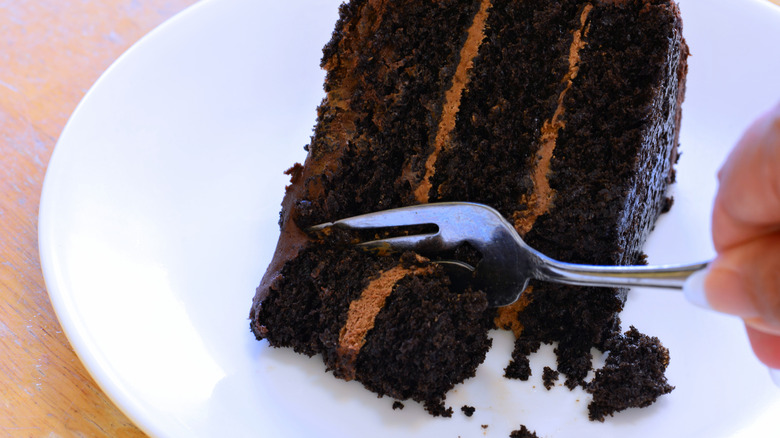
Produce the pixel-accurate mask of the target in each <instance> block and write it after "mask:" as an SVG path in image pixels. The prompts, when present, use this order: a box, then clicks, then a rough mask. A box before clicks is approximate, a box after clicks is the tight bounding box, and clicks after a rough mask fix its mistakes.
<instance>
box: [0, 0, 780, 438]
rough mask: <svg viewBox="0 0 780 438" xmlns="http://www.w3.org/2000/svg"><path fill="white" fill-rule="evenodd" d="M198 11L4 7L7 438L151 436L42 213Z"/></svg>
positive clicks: (39, 2)
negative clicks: (54, 273) (108, 96)
mask: <svg viewBox="0 0 780 438" xmlns="http://www.w3.org/2000/svg"><path fill="white" fill-rule="evenodd" d="M195 1H196V0H0V35H1V36H2V39H0V253H1V255H0V380H1V381H0V436H10V437H71V436H78V437H101V436H110V437H136V436H143V433H142V432H141V431H140V430H138V429H137V428H136V427H135V426H134V425H133V424H132V423H131V422H130V421H129V420H128V419H127V418H126V417H125V416H124V415H123V414H122V413H121V412H120V411H119V410H118V409H117V408H116V407H115V406H114V405H113V404H112V403H111V401H110V400H108V398H107V397H106V396H105V395H104V394H103V393H102V392H101V390H100V389H99V388H98V387H97V385H96V384H95V383H94V381H93V380H92V379H91V378H90V376H89V375H88V373H87V372H86V370H85V369H84V367H83V365H82V364H81V362H80V361H79V359H78V358H77V357H76V355H75V354H74V352H73V350H72V349H71V347H70V344H69V343H68V340H67V339H66V337H65V335H64V334H63V333H62V330H61V328H60V325H59V323H58V322H57V318H56V315H55V314H54V311H53V310H52V306H51V303H50V302H49V298H48V295H47V293H46V287H45V284H44V281H43V277H42V274H41V268H40V263H39V260H38V239H37V216H38V202H39V199H40V192H41V186H42V183H43V178H44V174H45V171H46V164H47V162H48V160H49V157H50V155H51V153H52V150H53V148H54V144H55V142H56V140H57V137H58V136H59V135H60V132H61V131H62V128H63V126H64V124H65V122H66V121H67V119H68V117H69V116H70V114H71V112H72V111H73V110H74V108H75V107H76V105H77V103H78V102H79V100H80V99H81V98H82V97H83V96H84V93H85V92H86V91H87V90H88V89H89V87H90V86H91V85H92V83H93V82H94V81H95V80H96V79H97V78H98V76H99V75H100V74H101V73H102V72H103V71H104V70H105V69H106V68H107V67H108V66H109V65H110V64H111V62H112V61H114V60H115V59H116V58H117V57H118V56H119V55H120V54H121V53H122V52H123V51H124V50H126V49H127V48H128V47H129V46H130V45H132V44H133V43H134V42H135V41H137V40H138V39H139V38H140V37H141V36H143V35H144V34H146V33H147V32H148V31H150V30H151V29H152V28H154V27H155V26H156V25H158V24H160V23H161V22H163V21H164V20H165V19H167V18H169V17H170V16H172V15H174V14H175V13H177V12H179V11H180V10H182V9H184V8H185V7H187V6H189V5H191V4H193V3H195ZM258 1H260V0H258ZM770 1H772V2H774V3H777V4H780V0H770Z"/></svg>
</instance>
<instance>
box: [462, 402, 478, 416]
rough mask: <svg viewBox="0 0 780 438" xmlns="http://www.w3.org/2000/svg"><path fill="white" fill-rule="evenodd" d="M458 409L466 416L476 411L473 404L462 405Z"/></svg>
mask: <svg viewBox="0 0 780 438" xmlns="http://www.w3.org/2000/svg"><path fill="white" fill-rule="evenodd" d="M460 410H461V411H463V413H464V414H466V416H467V417H470V416H472V415H474V411H476V410H477V408H475V407H474V406H468V405H463V407H461V408H460Z"/></svg>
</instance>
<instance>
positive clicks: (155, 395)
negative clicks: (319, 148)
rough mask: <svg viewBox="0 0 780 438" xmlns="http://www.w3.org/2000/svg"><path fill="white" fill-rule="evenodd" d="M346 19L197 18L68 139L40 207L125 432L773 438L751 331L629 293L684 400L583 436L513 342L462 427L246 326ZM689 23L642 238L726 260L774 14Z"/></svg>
mask: <svg viewBox="0 0 780 438" xmlns="http://www.w3.org/2000/svg"><path fill="white" fill-rule="evenodd" d="M338 3H339V2H338V1H337V0H331V1H299V2H260V1H256V0H210V1H203V2H201V3H199V4H197V5H195V6H194V7H192V8H191V9H189V10H187V11H186V12H184V13H182V14H180V15H179V16H177V17H176V18H174V19H172V20H170V21H169V22H168V23H166V24H165V25H163V26H161V27H160V28H159V29H157V30H155V31H154V32H152V33H150V34H149V35H148V36H147V37H145V38H144V39H142V40H141V41H140V42H139V43H138V44H136V45H135V46H134V47H133V48H132V49H131V50H129V51H128V52H127V53H126V54H125V55H123V56H122V57H121V58H120V59H119V60H118V61H117V62H116V63H115V64H114V65H113V66H112V67H111V68H110V69H109V70H108V71H107V72H106V73H105V74H104V75H103V77H101V79H100V80H99V81H98V82H97V83H96V84H95V86H94V87H93V88H92V89H91V90H90V92H89V93H88V94H87V96H86V97H85V98H84V100H83V101H82V102H81V104H80V105H79V107H78V109H77V110H76V111H75V112H74V114H73V116H72V118H71V120H70V121H69V122H68V124H67V126H66V128H65V130H64V131H63V133H62V136H61V138H60V140H59V142H58V144H57V147H56V149H55V151H54V155H53V156H52V159H51V162H50V165H49V169H48V173H47V175H46V181H45V184H44V191H43V195H42V200H41V207H40V253H41V260H42V265H43V270H44V274H45V278H46V284H47V286H48V289H49V294H50V296H51V299H52V302H53V304H54V307H55V309H56V311H57V315H58V317H59V318H60V321H61V323H62V326H63V327H64V329H65V331H66V333H67V335H68V337H69V339H70V341H71V342H72V344H73V347H74V348H75V350H76V352H77V353H78V354H79V356H80V358H81V359H82V361H83V362H84V364H85V365H86V367H87V368H88V369H89V371H90V372H91V373H92V375H93V376H94V378H95V380H96V381H97V382H98V383H99V384H100V386H101V387H102V388H103V389H104V390H105V392H106V393H107V394H108V395H109V396H110V397H111V398H112V399H113V400H114V402H116V404H117V405H118V406H119V407H120V408H121V409H122V410H123V411H124V412H126V413H127V415H128V416H129V417H130V418H132V419H133V420H134V421H135V422H137V424H138V425H139V426H140V427H141V428H143V429H144V430H145V431H147V432H148V433H149V434H151V435H154V436H187V437H206V436H220V437H224V436H230V437H241V436H253V437H258V436H262V437H277V436H318V437H329V436H339V437H347V436H355V437H363V436H369V435H370V436H374V437H389V436H405V437H431V436H449V437H456V436H463V437H470V436H491V437H492V436H495V437H506V436H508V435H509V432H510V431H511V430H513V429H516V428H518V427H519V426H520V425H521V424H525V425H527V426H528V427H529V428H530V429H531V430H536V432H537V433H538V434H539V436H542V437H575V436H576V437H578V438H581V437H609V436H620V437H734V436H743V437H769V436H776V433H777V431H778V430H780V419H778V418H777V415H775V412H778V409H780V391H778V390H777V389H776V388H774V387H773V386H772V385H771V384H770V380H769V378H768V376H767V373H766V370H765V369H764V368H763V367H762V366H761V365H760V364H759V363H758V362H757V361H756V360H755V359H754V358H753V356H752V355H751V353H750V350H749V347H748V344H747V341H746V337H745V335H744V333H743V330H742V328H741V326H740V323H739V321H737V320H735V319H732V318H728V317H723V316H719V315H715V314H711V313H708V312H705V311H702V310H698V309H696V308H694V307H692V306H691V305H689V304H688V303H687V302H685V301H684V300H683V298H682V297H681V296H680V295H679V294H676V293H671V292H657V291H646V290H635V291H633V293H632V295H631V297H630V299H629V301H628V304H627V309H626V311H625V313H624V315H623V324H624V328H628V326H629V325H630V324H633V325H635V326H637V327H638V328H639V329H640V330H641V331H643V332H645V333H648V334H652V335H656V336H659V337H660V338H661V339H662V340H663V342H664V343H665V344H666V345H667V346H668V347H669V348H670V350H671V354H672V361H671V365H670V366H669V369H668V377H669V380H670V381H671V383H672V384H674V385H676V386H677V389H676V390H675V391H674V392H673V393H672V394H671V395H669V396H667V397H664V398H662V399H661V400H660V401H659V402H658V403H656V404H655V405H653V406H651V407H650V408H648V409H642V410H632V411H628V412H623V413H620V414H618V415H617V416H616V417H614V418H612V419H610V420H608V421H607V422H606V423H603V424H602V423H593V422H589V421H588V420H587V408H586V406H587V403H588V401H589V399H590V398H589V396H588V395H587V394H584V393H583V392H581V391H574V392H569V391H568V390H566V389H565V388H563V387H556V388H554V389H553V390H552V391H549V392H548V391H547V390H545V389H544V388H543V387H542V385H541V380H540V377H539V375H540V374H541V369H542V367H543V366H544V365H553V364H554V363H553V356H552V353H551V348H549V347H548V348H545V349H543V351H542V352H540V353H539V354H537V355H535V356H533V358H532V360H533V362H532V366H533V369H534V372H535V375H534V376H533V377H532V378H531V379H530V381H528V382H519V381H509V380H506V379H503V378H502V377H501V374H502V368H503V367H504V366H505V365H506V363H507V361H508V359H509V352H510V350H511V347H512V345H511V344H512V342H511V339H510V338H508V337H507V336H509V335H507V334H505V333H502V334H498V335H496V339H495V346H494V348H493V349H492V350H491V352H490V355H489V357H488V359H487V361H486V363H485V364H483V365H482V366H481V367H480V368H479V372H478V375H477V377H476V378H474V379H471V380H469V381H468V382H467V383H465V384H463V385H459V386H458V387H457V388H456V389H455V390H454V391H453V392H452V393H451V394H450V396H449V398H448V402H449V404H451V405H452V406H453V407H454V408H455V415H454V417H453V418H451V419H442V418H432V417H430V416H429V415H427V414H426V413H424V412H423V409H422V408H421V407H420V406H419V405H417V404H415V403H411V402H410V403H406V408H405V409H404V410H401V411H394V410H392V409H391V404H392V400H390V399H388V398H383V399H379V398H377V397H376V396H374V395H373V394H372V393H369V392H368V391H365V390H364V389H362V387H361V386H360V384H358V383H355V382H350V383H346V382H343V381H340V380H336V379H335V378H333V377H332V376H331V375H330V374H326V373H325V372H324V367H323V365H322V363H321V360H320V359H319V358H318V357H315V358H311V359H309V358H306V357H304V356H299V355H297V354H294V353H293V352H291V351H288V350H272V349H269V348H268V346H267V344H266V343H265V342H257V341H255V340H254V338H253V336H252V335H251V334H250V332H249V328H248V321H247V314H248V311H249V307H250V303H251V299H252V296H253V294H254V289H255V286H256V285H257V283H258V281H259V279H260V277H261V275H262V273H263V271H264V269H265V267H266V264H267V263H268V261H269V260H270V257H271V254H272V251H273V249H274V245H275V242H276V239H277V235H278V231H277V230H278V228H277V225H276V221H277V218H278V210H279V203H280V201H281V197H282V192H283V190H282V188H283V186H284V185H285V184H286V182H287V177H286V176H285V175H283V174H282V171H283V170H284V169H286V168H287V167H289V166H290V165H291V164H292V163H294V162H295V161H301V160H302V159H303V158H304V151H303V149H302V147H303V145H304V144H306V143H307V142H308V140H309V136H310V133H311V128H312V126H313V124H314V119H315V107H316V105H317V104H318V103H319V101H320V99H321V98H322V81H323V74H322V72H321V71H320V70H319V68H318V63H319V62H318V61H319V59H320V49H321V47H322V46H323V45H324V44H325V42H327V40H328V39H329V37H330V33H331V31H332V29H333V25H334V23H335V21H336V19H337V6H338ZM682 10H683V13H684V18H685V33H686V36H687V39H688V42H689V44H690V46H691V51H692V53H693V57H691V59H690V76H689V80H688V94H687V96H688V97H687V100H686V103H685V107H684V129H683V132H682V137H681V142H682V148H683V151H684V153H683V156H682V159H681V160H680V164H679V172H678V175H679V178H678V181H679V182H678V184H677V185H676V186H675V188H674V192H675V193H674V196H675V199H676V203H675V206H674V208H673V210H672V212H671V213H670V214H668V215H666V216H665V217H663V218H662V220H661V222H660V223H659V224H658V226H657V229H656V231H655V233H654V234H653V236H652V238H651V241H650V242H649V243H648V247H647V251H648V253H649V255H650V261H651V262H656V263H663V262H686V261H695V260H700V259H705V258H708V257H710V256H711V255H712V249H711V245H710V243H709V228H708V210H709V206H710V204H711V200H712V197H713V193H714V190H715V171H716V169H717V168H718V166H719V164H720V162H721V161H722V160H723V158H724V156H725V154H726V152H727V150H728V148H729V147H730V146H731V145H732V144H733V143H734V142H735V141H736V140H737V138H738V136H739V133H740V132H741V131H742V130H743V129H744V127H745V126H746V125H747V124H748V123H749V121H750V120H751V119H752V118H754V117H755V116H756V115H757V114H758V113H759V112H761V111H762V110H764V109H766V108H767V107H769V106H770V105H771V104H773V103H774V101H775V100H777V99H780V80H778V77H777V72H778V71H780V56H777V53H778V46H777V42H778V41H780V9H779V8H776V7H774V6H771V5H770V4H768V3H766V2H764V1H759V0H743V1H733V0H707V1H704V0H683V3H682ZM463 404H470V405H473V406H475V407H476V409H477V410H476V413H475V414H474V416H473V417H472V418H466V417H465V416H464V415H462V414H461V412H460V410H459V407H460V406H462V405H463ZM483 424H486V425H488V428H487V429H482V428H481V425H483Z"/></svg>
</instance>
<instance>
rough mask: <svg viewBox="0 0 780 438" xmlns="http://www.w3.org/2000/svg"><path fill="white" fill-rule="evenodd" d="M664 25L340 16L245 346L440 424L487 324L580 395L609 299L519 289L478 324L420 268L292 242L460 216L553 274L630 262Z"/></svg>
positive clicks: (647, 1) (660, 188)
mask: <svg viewBox="0 0 780 438" xmlns="http://www.w3.org/2000/svg"><path fill="white" fill-rule="evenodd" d="M681 27H682V25H681V21H680V16H679V11H678V9H677V6H676V5H675V3H674V2H673V1H672V0H610V1H607V0H603V1H590V2H588V1H582V0H562V1H558V2H550V1H547V0H544V1H543V0H523V1H517V0H460V1H454V0H442V1H437V2H419V1H411V0H395V1H391V0H354V1H351V2H350V3H348V4H345V5H342V7H341V17H340V19H339V21H338V23H337V24H336V30H335V32H334V34H333V38H332V40H331V41H330V42H329V43H328V45H327V46H326V47H325V49H324V56H323V59H322V66H323V68H325V69H326V71H327V78H326V82H325V91H326V97H325V99H324V100H323V102H322V104H321V105H320V107H319V109H318V118H317V124H316V126H315V129H314V135H313V136H312V140H311V143H310V144H309V145H308V146H307V148H306V149H307V150H308V156H307V158H306V161H305V163H304V164H303V165H300V164H296V165H295V166H293V167H292V168H291V169H290V170H288V173H289V174H290V176H291V184H290V185H289V186H288V187H287V189H286V194H285V198H284V201H283V203H282V212H281V218H280V226H281V236H280V239H279V243H278V246H277V250H276V253H275V255H274V258H273V260H272V262H271V264H270V266H269V267H268V270H267V272H266V274H265V276H264V277H263V279H262V282H261V284H260V286H259V287H258V288H257V293H256V295H255V298H254V301H253V305H252V309H251V313H250V320H251V329H252V331H253V333H254V334H255V336H256V337H257V338H258V339H267V340H268V342H269V343H270V345H272V346H274V347H290V348H293V349H295V350H296V351H298V352H301V353H304V354H307V355H310V356H311V355H317V354H318V355H321V357H322V358H323V360H324V362H325V364H326V365H327V367H328V369H329V370H331V371H332V372H333V373H334V375H335V376H337V377H340V378H343V379H346V380H351V379H356V380H358V381H360V382H362V383H363V384H364V385H365V386H366V387H367V388H368V389H370V390H372V391H374V392H377V393H378V394H380V395H389V396H391V397H394V398H396V399H401V400H403V399H413V400H417V401H420V402H422V403H424V404H425V405H426V408H427V409H428V410H429V411H430V412H431V413H433V414H434V415H451V414H452V410H451V409H448V408H445V406H444V403H443V400H444V397H445V394H446V392H447V391H448V390H449V389H451V388H452V387H453V386H454V385H455V384H456V383H458V382H461V381H463V380H464V379H466V378H468V377H470V376H473V375H474V372H475V369H476V367H477V366H478V365H479V364H480V363H481V362H482V361H483V360H484V357H485V354H486V352H487V350H488V348H489V346H490V339H489V337H488V335H487V333H488V330H489V329H490V327H491V326H492V325H493V324H496V325H498V326H499V327H500V328H511V329H512V330H513V331H514V332H515V334H516V335H517V336H518V345H519V346H520V347H518V348H522V350H521V351H517V352H516V353H515V355H514V356H516V357H515V359H516V360H517V361H519V362H518V363H519V364H522V363H523V359H522V356H523V355H525V354H527V352H526V350H528V352H530V351H532V349H528V348H527V346H528V345H532V344H538V343H542V342H543V343H553V342H557V343H558V346H557V348H556V352H557V355H558V370H559V371H560V372H562V373H564V374H565V375H566V376H567V383H568V384H569V386H574V385H578V384H583V378H584V377H585V375H586V373H587V371H588V370H589V369H590V367H591V365H590V349H591V348H592V347H594V346H595V347H597V348H602V349H605V348H607V344H608V342H607V340H608V339H612V338H614V336H615V334H616V333H619V319H618V316H617V315H618V312H619V311H620V310H621V309H622V305H623V301H624V299H625V293H626V291H624V290H614V289H606V288H593V289H586V288H576V287H571V286H562V285H552V284H545V283H536V284H533V285H532V286H531V289H530V290H529V291H526V293H525V294H524V298H523V299H522V300H521V301H519V302H518V303H516V304H515V305H513V306H510V307H507V308H502V309H499V310H498V311H497V310H496V309H489V308H487V302H486V300H485V296H484V293H482V292H481V291H479V290H472V289H466V290H461V289H456V288H453V287H452V285H451V281H450V279H449V278H448V276H447V273H446V272H444V270H443V269H442V267H441V266H440V265H437V264H435V263H431V262H430V261H429V260H427V259H425V258H423V257H421V256H420V255H417V254H413V253H406V254H389V255H377V254H371V253H366V252H362V251H359V250H356V249H354V248H351V247H350V246H349V244H348V241H347V240H345V239H341V238H339V237H338V236H330V237H329V238H327V239H324V240H320V239H316V238H313V237H310V236H308V235H306V234H305V233H304V232H303V231H302V230H304V229H306V228H307V227H309V226H312V225H316V224H318V223H322V222H330V221H334V220H337V219H340V218H344V217H349V216H354V215H357V214H362V213H368V212H372V211H378V210H383V209H387V208H394V207H400V206H405V205H413V204H419V203H426V202H436V201H471V202H478V203H484V204H488V205H490V206H492V207H494V208H496V209H497V210H499V211H500V212H501V213H502V214H503V215H504V216H505V217H506V218H507V219H509V220H510V221H511V222H513V223H514V225H515V228H516V229H517V231H518V232H519V233H520V234H521V235H522V236H524V238H525V239H526V240H527V241H528V242H529V243H530V244H531V245H532V246H534V247H536V248H538V249H540V250H542V251H543V252H546V253H547V254H549V255H551V256H553V257H555V258H558V259H560V260H564V261H571V262H587V263H599V264H633V263H638V262H640V261H641V260H642V253H641V245H642V243H643V242H644V240H645V238H646V236H647V234H648V232H649V231H650V229H651V228H652V226H653V223H654V221H655V220H656V218H657V216H658V215H659V214H660V212H661V210H662V208H663V206H664V205H665V203H666V202H665V193H666V188H667V185H668V184H669V183H671V182H672V180H673V179H674V173H673V169H672V165H673V163H674V161H675V160H676V156H677V155H676V146H677V137H678V133H679V122H680V104H681V101H682V97H683V90H684V78H685V73H686V56H687V47H686V45H685V43H684V41H683V39H682V34H681ZM462 254H465V257H467V258H468V257H474V256H475V254H473V253H472V252H471V251H469V250H468V248H466V249H464V250H463V251H462ZM462 254H460V253H459V254H458V256H460V255H462ZM476 256H477V257H478V254H477V255H476ZM510 368H511V367H510ZM523 372H526V371H523ZM527 372H530V371H527ZM643 403H644V401H643Z"/></svg>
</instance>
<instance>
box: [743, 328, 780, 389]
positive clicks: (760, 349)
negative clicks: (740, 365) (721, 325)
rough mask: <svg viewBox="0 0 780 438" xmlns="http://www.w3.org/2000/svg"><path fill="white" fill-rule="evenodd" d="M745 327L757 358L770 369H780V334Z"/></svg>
mask: <svg viewBox="0 0 780 438" xmlns="http://www.w3.org/2000/svg"><path fill="white" fill-rule="evenodd" d="M745 328H746V330H747V334H748V339H750V346H751V347H752V348H753V352H754V353H755V354H756V357H758V360H760V361H761V362H762V363H763V364H764V365H766V366H768V367H769V368H771V369H774V370H780V336H778V335H774V334H771V333H766V332H762V331H760V330H757V329H755V328H754V327H751V326H749V325H748V326H746V327H745ZM773 377H774V375H773Z"/></svg>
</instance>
